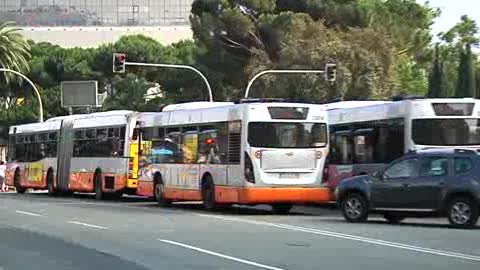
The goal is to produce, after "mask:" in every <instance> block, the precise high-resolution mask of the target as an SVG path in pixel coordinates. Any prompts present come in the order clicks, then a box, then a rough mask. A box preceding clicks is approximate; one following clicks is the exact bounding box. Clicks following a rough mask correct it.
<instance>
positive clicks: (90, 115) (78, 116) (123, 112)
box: [45, 110, 133, 122]
mask: <svg viewBox="0 0 480 270" xmlns="http://www.w3.org/2000/svg"><path fill="white" fill-rule="evenodd" d="M131 113H133V111H128V110H117V111H107V112H96V113H88V114H74V115H65V116H58V117H53V118H50V119H48V120H47V121H45V122H54V121H62V120H64V119H82V118H95V117H103V116H127V115H129V114H131Z"/></svg>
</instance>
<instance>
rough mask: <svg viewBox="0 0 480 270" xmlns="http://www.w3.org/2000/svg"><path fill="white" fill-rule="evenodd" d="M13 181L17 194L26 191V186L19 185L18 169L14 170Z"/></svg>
mask: <svg viewBox="0 0 480 270" xmlns="http://www.w3.org/2000/svg"><path fill="white" fill-rule="evenodd" d="M13 183H14V186H15V190H16V191H17V193H18V194H23V193H25V191H27V188H25V187H22V186H21V185H20V171H18V170H17V171H15V176H14V177H13Z"/></svg>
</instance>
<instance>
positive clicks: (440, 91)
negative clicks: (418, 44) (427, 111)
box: [428, 44, 448, 98]
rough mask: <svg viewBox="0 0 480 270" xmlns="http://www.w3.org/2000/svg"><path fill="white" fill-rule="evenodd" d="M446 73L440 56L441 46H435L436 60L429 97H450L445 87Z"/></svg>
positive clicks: (431, 73) (430, 78)
mask: <svg viewBox="0 0 480 270" xmlns="http://www.w3.org/2000/svg"><path fill="white" fill-rule="evenodd" d="M445 81H446V78H445V72H444V66H443V61H442V59H441V56H440V45H439V44H437V45H436V46H435V59H434V61H433V65H432V68H431V70H430V77H429V85H428V86H429V90H428V96H429V97H432V98H439V97H448V93H447V88H446V85H445Z"/></svg>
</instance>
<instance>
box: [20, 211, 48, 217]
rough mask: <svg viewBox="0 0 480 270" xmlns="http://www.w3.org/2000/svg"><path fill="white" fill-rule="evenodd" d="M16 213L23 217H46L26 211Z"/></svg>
mask: <svg viewBox="0 0 480 270" xmlns="http://www.w3.org/2000/svg"><path fill="white" fill-rule="evenodd" d="M15 212H16V213H19V214H22V215H27V216H33V217H44V215H39V214H35V213H30V212H25V211H18V210H17V211H15Z"/></svg>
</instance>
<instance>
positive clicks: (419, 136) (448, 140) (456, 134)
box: [412, 118, 480, 146]
mask: <svg viewBox="0 0 480 270" xmlns="http://www.w3.org/2000/svg"><path fill="white" fill-rule="evenodd" d="M412 139H413V141H414V142H415V144H420V145H447V146H453V145H480V119H472V118H469V119H451V118H449V119H415V120H413V123H412Z"/></svg>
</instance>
